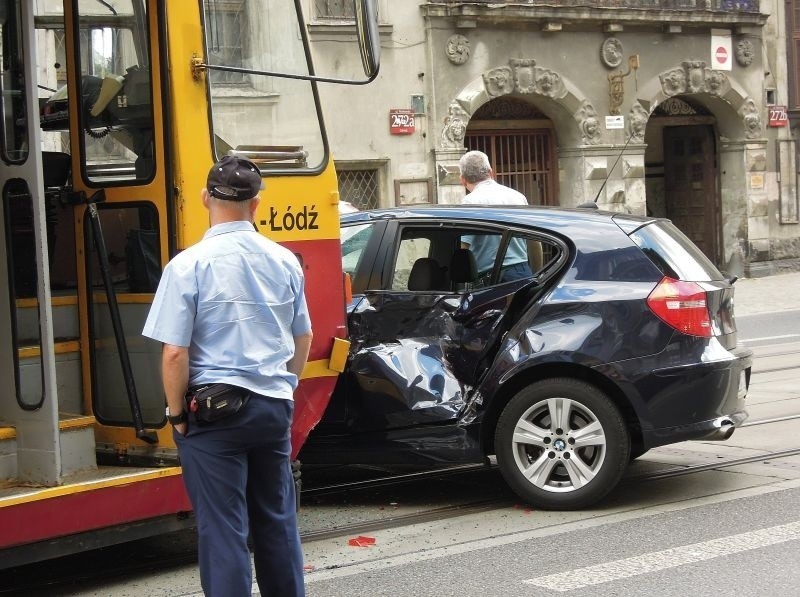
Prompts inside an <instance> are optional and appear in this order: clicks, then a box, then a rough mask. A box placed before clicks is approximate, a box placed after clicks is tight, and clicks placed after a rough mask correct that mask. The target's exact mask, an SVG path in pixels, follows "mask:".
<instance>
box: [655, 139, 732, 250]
mask: <svg viewBox="0 0 800 597" xmlns="http://www.w3.org/2000/svg"><path fill="white" fill-rule="evenodd" d="M716 164H717V159H716V148H715V135H714V129H713V127H711V126H708V125H694V126H674V127H666V128H665V129H664V179H665V192H666V196H665V203H666V211H667V217H668V218H669V219H670V220H672V222H673V224H675V225H676V226H677V227H678V228H679V229H680V230H681V231H683V233H684V234H685V235H686V236H688V237H689V238H690V239H691V240H692V242H694V243H695V244H696V245H697V246H698V247H700V250H702V251H703V253H705V254H706V256H708V258H709V259H711V260H712V261H713V262H715V263H717V264H719V262H720V256H719V243H718V241H717V239H718V236H719V229H720V217H719V204H720V202H719V184H718V174H717V166H716Z"/></svg>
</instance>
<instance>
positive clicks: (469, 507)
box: [0, 414, 800, 595]
mask: <svg viewBox="0 0 800 597" xmlns="http://www.w3.org/2000/svg"><path fill="white" fill-rule="evenodd" d="M798 418H800V414H797V415H787V416H783V417H773V418H769V419H763V420H757V421H751V422H749V423H747V424H746V425H747V426H753V425H765V424H770V423H778V422H783V421H787V420H793V419H798ZM798 455H800V447H798V448H791V449H786V450H775V451H768V452H762V453H760V454H752V455H749V456H742V457H735V458H728V459H722V460H716V461H714V462H709V463H698V464H689V465H685V466H672V467H669V468H665V469H662V470H657V471H649V472H646V473H642V474H633V475H628V476H626V477H624V478H623V479H622V481H621V483H620V486H625V485H630V484H634V483H642V482H647V481H658V480H663V479H670V478H676V477H684V476H688V475H692V474H696V473H702V472H707V471H713V470H720V469H726V468H731V467H735V466H740V465H746V464H754V463H758V462H765V461H773V460H778V459H782V458H789V457H792V456H798ZM496 468H497V467H496V465H487V464H478V465H460V466H456V467H449V468H446V469H441V470H436V471H423V472H416V473H406V474H400V475H389V476H384V477H380V478H377V479H371V480H364V481H359V482H355V483H341V484H335V485H330V486H321V487H317V488H312V489H308V490H305V491H304V492H303V495H304V496H309V495H317V496H320V495H331V494H336V493H338V492H341V493H347V492H360V491H365V490H369V489H375V488H386V487H392V486H399V485H404V484H412V483H417V482H422V483H425V482H428V481H429V480H430V479H431V478H434V477H442V476H453V475H459V474H461V475H468V474H472V473H475V472H479V471H487V470H495V469H496ZM517 504H518V500H517V499H516V498H514V497H513V496H510V495H505V496H500V497H497V498H494V497H492V498H485V499H479V500H473V501H467V502H465V503H458V504H451V505H446V506H440V507H434V508H427V509H424V510H421V511H418V512H410V513H402V514H397V515H389V516H387V517H384V518H381V519H379V520H366V521H360V522H354V523H349V524H342V525H337V526H334V527H329V528H323V529H316V530H310V531H305V532H301V539H302V540H303V541H305V542H312V541H321V540H326V539H336V538H340V537H350V536H353V535H359V534H363V533H374V532H377V531H382V530H388V529H392V528H398V527H402V526H408V525H412V524H422V523H426V522H431V521H435V520H444V519H447V518H455V517H459V516H465V515H469V514H480V513H482V512H488V511H491V510H496V509H499V508H503V507H512V506H515V505H517ZM68 557H71V558H72V557H75V556H68ZM115 561H117V562H119V561H123V562H124V563H123V564H117V565H112V566H106V567H104V568H103V569H102V572H98V569H97V568H96V567H93V568H92V569H91V570H90V571H73V570H72V567H70V568H69V570H70V571H69V572H66V573H63V572H62V573H60V575H59V576H58V578H47V577H46V576H45V575H43V574H42V572H41V570H42V567H41V564H31V565H28V566H24V567H21V568H25V569H29V570H32V571H35V572H32V573H31V574H30V576H29V575H27V574H25V575H23V576H24V577H25V578H24V579H20V580H22V582H15V583H13V586H4V585H0V595H10V594H22V593H27V594H34V593H33V592H34V591H46V592H49V594H56V593H58V592H60V591H64V590H71V589H72V588H74V587H75V586H76V585H81V584H91V585H94V586H97V585H98V584H101V583H103V582H112V581H114V580H116V579H120V578H125V577H130V576H135V575H137V574H142V573H150V574H152V573H156V572H160V571H165V570H169V569H174V568H178V567H182V566H190V565H194V564H195V563H196V561H197V557H196V552H195V551H194V549H192V550H191V551H187V552H186V553H180V554H175V555H172V556H169V557H159V558H154V559H151V560H146V561H138V562H137V561H135V560H134V559H132V558H115ZM48 569H50V566H49V565H48ZM7 572H9V571H7ZM19 576H20V574H19V570H16V571H14V574H13V575H7V576H6V578H11V577H14V578H15V579H16V578H18V577H19ZM54 591H55V593H54Z"/></svg>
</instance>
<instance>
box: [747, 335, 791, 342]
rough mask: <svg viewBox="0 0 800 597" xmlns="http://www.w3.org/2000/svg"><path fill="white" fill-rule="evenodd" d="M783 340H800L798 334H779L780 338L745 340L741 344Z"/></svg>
mask: <svg viewBox="0 0 800 597" xmlns="http://www.w3.org/2000/svg"><path fill="white" fill-rule="evenodd" d="M784 338H800V334H781V335H780V336H764V337H763V338H746V339H743V340H742V342H744V343H745V344H747V343H748V342H764V341H765V340H783V339H784Z"/></svg>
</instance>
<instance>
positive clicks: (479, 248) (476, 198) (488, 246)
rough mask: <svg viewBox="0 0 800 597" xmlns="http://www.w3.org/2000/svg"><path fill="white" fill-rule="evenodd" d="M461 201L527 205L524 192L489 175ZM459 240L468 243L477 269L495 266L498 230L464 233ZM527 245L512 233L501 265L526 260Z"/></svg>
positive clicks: (480, 270)
mask: <svg viewBox="0 0 800 597" xmlns="http://www.w3.org/2000/svg"><path fill="white" fill-rule="evenodd" d="M461 203H462V204H463V205H489V206H491V205H528V200H527V199H526V198H525V195H523V194H522V193H520V192H519V191H515V190H514V189H512V188H510V187H507V186H505V185H501V184H500V183H498V182H496V181H495V180H493V179H491V178H487V179H486V180H482V181H481V182H479V183H478V184H476V185H475V186H474V187H473V188H472V192H470V193H469V195H467V196H466V197H464V199H463V200H462V201H461ZM461 242H463V243H466V244H468V245H469V249H470V251H472V253H473V255H475V261H476V262H477V264H478V273H479V274H484V273H485V272H487V271H491V269H492V268H493V267H494V260H495V259H496V258H497V250H498V249H499V248H500V235H499V234H486V235H482V234H481V235H465V236H462V237H461ZM527 261H528V247H527V246H526V244H525V241H524V240H523V239H521V238H518V237H514V238H512V239H511V241H510V242H509V243H508V247H507V248H506V254H505V256H504V257H503V267H508V266H510V265H516V264H518V263H527Z"/></svg>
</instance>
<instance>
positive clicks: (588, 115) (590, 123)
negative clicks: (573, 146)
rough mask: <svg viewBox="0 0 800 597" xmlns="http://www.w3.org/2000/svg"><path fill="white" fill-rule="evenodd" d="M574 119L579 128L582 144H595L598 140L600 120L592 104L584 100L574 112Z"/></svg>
mask: <svg viewBox="0 0 800 597" xmlns="http://www.w3.org/2000/svg"><path fill="white" fill-rule="evenodd" d="M575 119H576V120H577V121H578V126H579V127H580V129H581V133H582V135H583V143H584V145H597V144H598V143H599V142H600V120H599V119H598V118H597V111H596V110H595V109H594V106H592V104H590V103H589V102H584V103H583V105H582V106H581V107H580V109H579V110H578V112H577V114H575Z"/></svg>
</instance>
